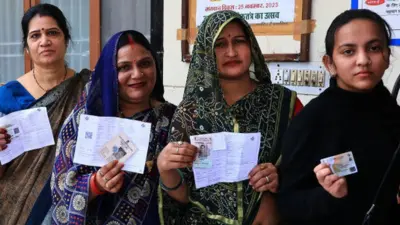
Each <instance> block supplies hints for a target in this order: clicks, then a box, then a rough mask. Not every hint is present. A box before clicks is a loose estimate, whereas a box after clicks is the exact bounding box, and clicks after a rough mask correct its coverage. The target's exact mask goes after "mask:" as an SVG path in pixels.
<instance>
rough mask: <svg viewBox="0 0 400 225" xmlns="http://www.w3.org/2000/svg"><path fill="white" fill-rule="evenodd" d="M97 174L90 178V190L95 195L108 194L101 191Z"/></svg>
mask: <svg viewBox="0 0 400 225" xmlns="http://www.w3.org/2000/svg"><path fill="white" fill-rule="evenodd" d="M96 174H97V173H94V174H93V175H92V176H91V177H90V190H91V191H92V192H93V194H95V195H104V194H105V193H106V192H105V191H100V189H99V188H98V187H97V185H96Z"/></svg>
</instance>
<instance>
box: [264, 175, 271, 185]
mask: <svg viewBox="0 0 400 225" xmlns="http://www.w3.org/2000/svg"><path fill="white" fill-rule="evenodd" d="M265 179H267V184H268V183H269V182H271V180H270V179H269V177H268V176H265Z"/></svg>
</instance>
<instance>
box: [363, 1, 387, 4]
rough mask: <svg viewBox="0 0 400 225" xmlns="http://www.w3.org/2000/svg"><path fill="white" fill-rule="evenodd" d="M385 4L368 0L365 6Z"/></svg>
mask: <svg viewBox="0 0 400 225" xmlns="http://www.w3.org/2000/svg"><path fill="white" fill-rule="evenodd" d="M383 3H385V0H366V1H365V4H367V5H381V4H383Z"/></svg>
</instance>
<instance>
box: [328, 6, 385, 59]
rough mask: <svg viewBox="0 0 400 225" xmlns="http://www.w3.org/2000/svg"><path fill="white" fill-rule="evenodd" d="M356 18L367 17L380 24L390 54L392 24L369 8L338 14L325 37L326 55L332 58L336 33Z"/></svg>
mask: <svg viewBox="0 0 400 225" xmlns="http://www.w3.org/2000/svg"><path fill="white" fill-rule="evenodd" d="M355 19H365V20H369V21H372V22H374V23H375V24H376V25H378V26H379V28H380V30H381V32H382V33H383V34H384V35H385V41H386V47H387V48H388V49H389V54H390V48H389V44H390V39H392V33H391V30H392V29H391V27H390V25H389V24H388V23H387V22H386V21H385V20H384V19H383V18H382V17H381V16H379V15H378V14H376V13H375V12H372V11H371V10H368V9H351V10H346V11H344V12H343V13H341V14H340V15H339V16H337V17H336V18H335V19H334V20H333V21H332V23H331V25H330V26H329V29H328V32H327V33H326V37H325V51H326V55H328V56H329V57H331V58H332V55H333V48H334V45H335V34H336V31H337V30H338V29H339V28H341V27H342V26H343V25H346V24H347V23H349V22H351V21H352V20H355Z"/></svg>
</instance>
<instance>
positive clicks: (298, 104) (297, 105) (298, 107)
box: [293, 98, 304, 116]
mask: <svg viewBox="0 0 400 225" xmlns="http://www.w3.org/2000/svg"><path fill="white" fill-rule="evenodd" d="M303 107H304V106H303V103H301V101H300V99H299V98H296V102H295V103H294V110H293V116H296V115H297V114H298V113H299V112H300V111H301V110H302V109H303Z"/></svg>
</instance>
